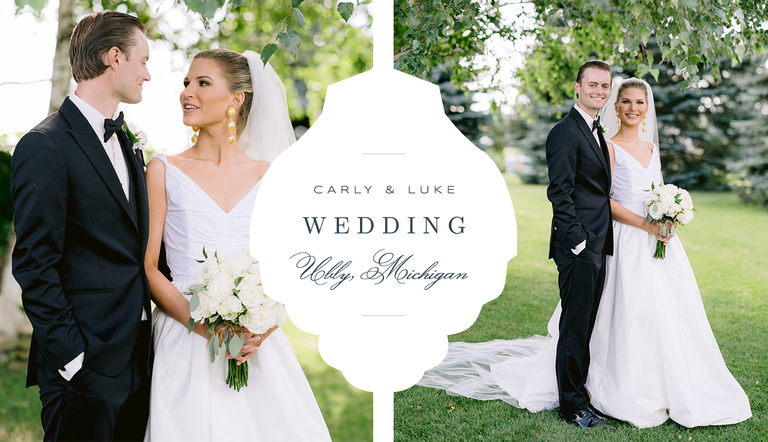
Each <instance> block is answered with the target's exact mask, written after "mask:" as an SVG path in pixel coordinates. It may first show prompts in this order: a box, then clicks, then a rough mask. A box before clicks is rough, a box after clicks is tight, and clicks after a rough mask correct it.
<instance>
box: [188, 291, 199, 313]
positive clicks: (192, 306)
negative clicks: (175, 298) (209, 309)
mask: <svg viewBox="0 0 768 442" xmlns="http://www.w3.org/2000/svg"><path fill="white" fill-rule="evenodd" d="M198 307H200V297H199V296H198V295H197V293H194V294H193V295H192V298H191V299H190V300H189V311H190V312H193V311H195V310H197V308H198Z"/></svg>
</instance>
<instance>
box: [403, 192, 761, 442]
mask: <svg viewBox="0 0 768 442" xmlns="http://www.w3.org/2000/svg"><path fill="white" fill-rule="evenodd" d="M508 184H509V191H510V195H511V196H512V202H513V203H514V205H515V215H516V217H517V229H518V230H517V232H518V256H517V257H515V258H514V259H512V260H511V261H510V262H509V265H508V268H507V282H506V286H505V288H504V291H503V293H502V294H501V295H500V296H499V297H498V298H497V299H495V300H493V301H491V302H489V303H487V304H486V305H485V306H484V307H483V310H482V312H481V313H480V316H479V318H478V319H477V321H476V322H475V324H474V325H473V326H472V327H470V328H469V329H467V330H465V331H464V332H462V333H459V334H456V335H452V336H450V337H449V339H450V340H451V341H465V342H481V341H488V340H492V339H514V338H520V337H527V336H530V335H532V334H534V333H537V334H546V333H547V332H546V325H547V321H548V320H549V318H550V315H551V314H552V310H553V309H554V307H555V306H556V305H557V302H558V300H559V295H558V289H557V270H556V268H555V265H554V263H553V262H552V261H549V260H547V253H548V245H549V228H550V222H551V216H552V215H551V213H552V209H551V205H550V204H549V201H547V198H546V188H545V187H544V186H528V185H522V184H520V183H519V182H517V181H516V180H514V179H511V178H508ZM693 201H694V204H695V205H696V207H697V212H696V215H695V217H694V220H693V222H691V223H690V224H689V225H688V226H686V227H683V228H680V229H679V230H678V234H679V236H680V239H681V241H682V242H683V244H684V247H685V249H686V252H687V254H688V257H689V259H690V262H691V265H692V266H693V270H694V272H695V274H696V277H697V279H698V283H699V288H700V290H701V295H702V299H703V302H704V306H705V308H706V310H707V317H708V318H709V322H710V325H711V326H712V330H713V332H714V334H715V337H716V338H717V341H718V344H719V345H720V349H721V351H722V354H723V357H724V359H725V363H726V364H727V365H728V368H729V369H730V371H731V373H733V375H734V377H735V378H736V380H737V381H738V382H739V383H740V384H741V386H742V387H743V388H744V391H745V392H746V393H747V396H748V397H749V399H750V404H751V407H752V413H753V417H752V418H751V419H749V420H748V421H746V422H743V423H740V424H737V425H728V426H721V427H704V428H694V429H688V428H685V427H681V426H680V425H678V424H676V423H674V422H672V421H668V422H667V423H665V424H663V425H661V426H659V427H656V428H648V429H642V430H640V429H637V428H634V427H633V426H631V425H630V424H627V423H624V422H612V423H614V424H615V425H616V427H617V429H618V431H616V432H607V431H600V430H590V431H584V430H581V429H579V428H576V427H574V426H572V425H570V424H567V423H565V422H563V421H561V420H559V419H558V417H557V411H552V412H541V413H530V412H528V411H527V410H520V409H517V408H514V407H512V406H510V405H508V404H506V403H504V402H502V401H487V402H486V401H477V400H472V399H466V398H461V397H452V396H448V395H447V394H445V392H444V391H439V390H434V389H429V388H423V387H413V388H410V389H408V390H405V391H402V392H399V393H396V394H395V440H396V441H400V442H406V441H430V442H433V441H434V442H441V441H442V442H449V441H450V442H453V441H457V442H458V441H469V440H476V441H483V440H484V441H489V440H490V441H534V440H535V441H673V440H675V441H677V440H682V441H688V440H691V441H765V440H768V391H766V384H767V383H768V209H765V208H760V207H754V206H746V205H743V204H741V203H740V202H739V201H738V199H737V198H736V195H734V194H731V193H693ZM701 388H707V386H706V385H702V386H701ZM715 405H716V404H715Z"/></svg>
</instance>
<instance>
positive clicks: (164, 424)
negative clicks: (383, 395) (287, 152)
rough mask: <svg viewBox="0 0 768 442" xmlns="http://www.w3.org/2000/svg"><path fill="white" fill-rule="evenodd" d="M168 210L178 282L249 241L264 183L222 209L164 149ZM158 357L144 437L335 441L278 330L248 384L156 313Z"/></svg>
mask: <svg viewBox="0 0 768 442" xmlns="http://www.w3.org/2000/svg"><path fill="white" fill-rule="evenodd" d="M157 157H159V158H160V159H161V160H162V161H163V162H164V163H165V183H166V195H167V202H168V211H167V215H166V220H165V229H164V232H163V240H164V242H165V246H166V254H167V261H168V266H169V267H170V269H171V274H172V277H173V283H174V285H175V286H176V287H177V288H178V289H179V290H180V291H181V290H184V289H185V288H186V286H187V285H188V284H187V283H188V282H189V281H190V280H191V279H192V278H194V277H195V276H197V274H198V273H199V271H200V270H201V264H199V263H198V262H197V261H196V260H198V259H202V256H203V246H205V250H206V253H208V254H212V253H214V252H217V253H218V255H219V256H227V255H232V254H234V253H235V252H237V251H239V250H242V249H247V248H248V247H249V231H250V220H251V213H252V210H253V203H254V200H255V198H256V194H257V192H258V189H259V186H260V184H261V182H259V183H257V184H256V185H255V186H254V187H253V189H251V191H250V192H249V193H248V194H247V195H246V196H245V197H244V198H243V199H242V200H241V201H240V202H239V203H238V204H237V205H236V206H235V207H234V208H233V209H232V210H231V211H230V212H229V213H227V212H224V211H223V210H222V209H221V208H220V207H219V206H218V205H216V203H215V202H214V201H213V200H212V199H211V198H210V197H209V196H208V195H207V194H206V193H205V192H203V190H202V189H200V187H198V186H197V184H195V182H194V181H192V180H191V179H190V178H189V177H188V176H186V175H185V174H184V173H183V172H182V171H181V170H179V169H178V168H177V167H175V166H173V165H172V164H170V163H168V160H167V158H166V157H165V155H162V154H160V155H157ZM152 316H153V322H154V323H153V331H154V344H155V363H154V369H153V374H152V392H151V398H150V418H149V424H148V426H147V433H146V437H145V441H155V442H167V441H179V442H187V441H254V442H255V441H259V442H277V441H286V442H289V441H290V442H292V441H330V440H331V438H330V435H329V433H328V429H327V427H326V425H325V422H324V421H323V416H322V414H321V413H320V409H319V407H318V405H317V401H316V400H315V397H314V395H313V393H312V390H311V388H310V386H309V383H308V382H307V379H306V377H305V376H304V373H303V372H302V370H301V366H300V365H299V362H298V360H297V359H296V356H295V355H294V353H293V349H292V348H291V344H290V343H289V342H288V339H287V338H286V336H285V334H283V332H282V329H277V330H276V331H275V332H274V333H272V334H271V335H270V336H269V337H268V338H267V339H266V341H264V343H263V344H262V345H261V346H260V347H259V349H258V350H257V351H256V354H254V355H253V357H251V358H250V360H249V362H248V363H249V373H250V376H249V379H248V386H247V387H244V388H243V389H241V390H240V391H239V392H238V391H236V390H234V389H232V388H230V387H228V386H227V385H226V383H225V380H226V374H227V365H226V362H225V360H224V359H222V358H220V357H219V358H217V359H216V361H215V362H214V363H211V362H210V359H209V356H208V348H207V341H206V339H204V338H203V337H201V336H199V335H197V334H195V333H192V334H190V333H188V332H187V327H186V324H181V323H180V322H178V321H176V320H174V319H172V318H170V317H168V316H166V315H165V314H164V313H163V312H161V311H160V310H159V309H157V308H156V309H155V310H154V312H153V315H152Z"/></svg>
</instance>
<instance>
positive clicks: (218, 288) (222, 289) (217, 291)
mask: <svg viewBox="0 0 768 442" xmlns="http://www.w3.org/2000/svg"><path fill="white" fill-rule="evenodd" d="M234 288H235V282H234V281H233V280H232V279H230V278H229V277H226V276H220V277H218V278H216V279H214V280H213V281H211V282H209V283H208V287H207V288H206V289H207V290H208V293H210V295H211V298H213V300H215V301H216V302H217V305H218V304H221V303H223V302H225V301H226V300H227V298H229V297H230V296H233V295H232V290H234Z"/></svg>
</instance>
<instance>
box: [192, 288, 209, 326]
mask: <svg viewBox="0 0 768 442" xmlns="http://www.w3.org/2000/svg"><path fill="white" fill-rule="evenodd" d="M197 297H198V299H199V300H200V304H199V305H198V306H197V308H196V309H195V310H194V311H192V312H191V316H192V319H194V320H195V322H200V321H202V320H203V319H205V318H207V317H209V316H211V313H212V312H211V310H210V301H211V297H210V296H209V295H208V291H206V290H200V291H199V292H197ZM214 311H215V310H214Z"/></svg>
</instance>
